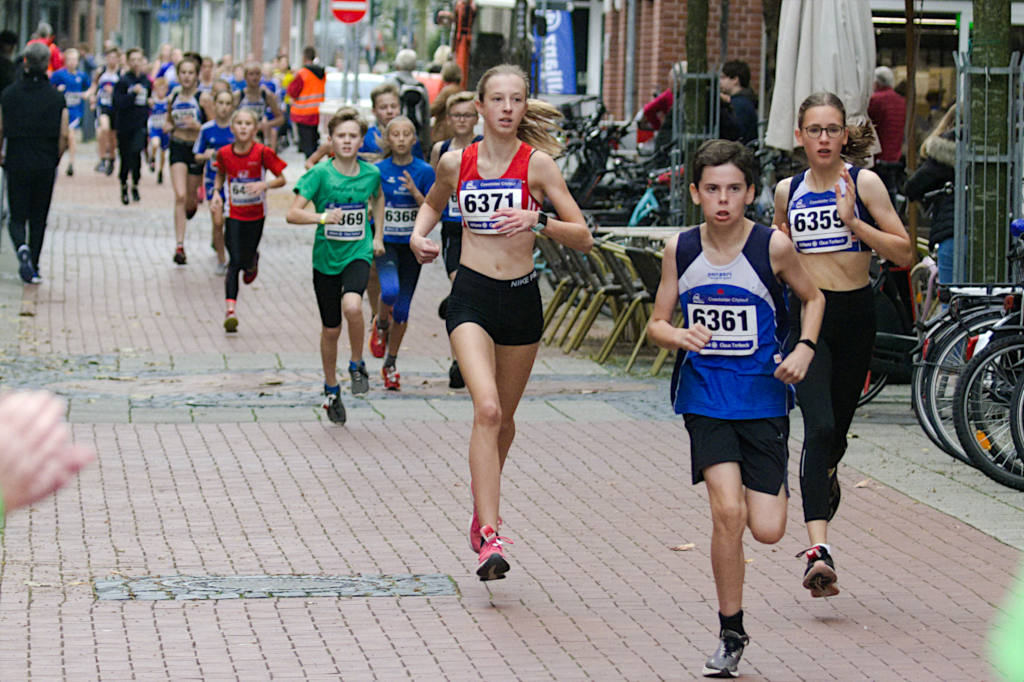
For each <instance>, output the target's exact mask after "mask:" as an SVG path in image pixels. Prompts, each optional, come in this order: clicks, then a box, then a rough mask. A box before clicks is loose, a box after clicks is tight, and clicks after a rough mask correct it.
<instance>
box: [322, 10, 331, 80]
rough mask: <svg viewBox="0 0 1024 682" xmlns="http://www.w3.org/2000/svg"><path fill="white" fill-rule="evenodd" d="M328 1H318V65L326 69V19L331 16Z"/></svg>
mask: <svg viewBox="0 0 1024 682" xmlns="http://www.w3.org/2000/svg"><path fill="white" fill-rule="evenodd" d="M327 3H328V0H320V63H321V64H322V65H323V66H324V67H325V68H326V67H327V63H328V62H327V59H328V57H327V25H328V24H327V18H328V17H329V16H331V11H330V7H329V6H328V4H327Z"/></svg>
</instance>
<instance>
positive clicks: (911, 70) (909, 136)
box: [903, 0, 917, 260]
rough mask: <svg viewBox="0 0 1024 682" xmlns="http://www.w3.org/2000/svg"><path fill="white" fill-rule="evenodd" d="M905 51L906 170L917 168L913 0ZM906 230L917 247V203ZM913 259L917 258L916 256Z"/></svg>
mask: <svg viewBox="0 0 1024 682" xmlns="http://www.w3.org/2000/svg"><path fill="white" fill-rule="evenodd" d="M904 9H905V11H906V15H907V18H906V23H907V26H906V30H905V37H906V51H907V100H906V101H907V114H906V118H905V120H904V122H903V131H904V137H905V138H906V140H907V172H908V174H909V173H910V172H912V171H913V170H914V169H915V168H917V135H916V134H915V133H916V132H917V131H916V125H915V124H916V122H917V23H916V21H915V19H914V0H906V2H905V5H904ZM907 223H908V225H907V230H908V232H909V233H910V243H911V244H913V245H914V249H915V254H916V253H917V252H916V249H917V204H916V203H911V204H910V206H909V207H908V210H907ZM914 260H917V258H916V256H915V258H914Z"/></svg>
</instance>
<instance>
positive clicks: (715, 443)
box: [683, 414, 789, 497]
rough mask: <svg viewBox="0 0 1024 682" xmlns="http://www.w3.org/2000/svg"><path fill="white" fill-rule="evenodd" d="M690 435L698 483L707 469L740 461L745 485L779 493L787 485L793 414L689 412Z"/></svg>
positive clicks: (693, 466) (692, 458) (691, 452)
mask: <svg viewBox="0 0 1024 682" xmlns="http://www.w3.org/2000/svg"><path fill="white" fill-rule="evenodd" d="M683 418H684V420H685V421H686V431H687V432H688V433H689V434H690V466H691V471H692V476H693V482H694V484H697V483H700V482H701V481H703V480H704V470H705V469H706V468H708V467H709V466H712V465H715V464H721V463H722V462H739V465H740V475H741V476H742V477H743V485H744V487H746V488H747V489H748V490H756V491H757V492H759V493H766V494H768V495H778V494H779V489H780V488H782V487H783V486H785V488H786V496H787V497H789V484H788V482H787V479H786V466H787V462H788V461H789V417H788V416H787V417H764V418H762V419H716V418H715V417H706V416H704V415H701V414H685V415H683Z"/></svg>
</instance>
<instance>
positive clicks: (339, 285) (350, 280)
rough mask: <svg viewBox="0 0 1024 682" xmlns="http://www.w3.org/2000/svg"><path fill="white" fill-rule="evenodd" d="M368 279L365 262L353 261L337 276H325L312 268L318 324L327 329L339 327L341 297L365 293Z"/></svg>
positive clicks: (368, 267) (368, 271)
mask: <svg viewBox="0 0 1024 682" xmlns="http://www.w3.org/2000/svg"><path fill="white" fill-rule="evenodd" d="M369 278H370V264H369V263H368V262H367V261H365V260H354V261H352V262H351V263H349V264H348V265H346V266H345V269H344V270H342V271H341V272H339V273H338V274H337V275H327V274H324V273H322V272H320V271H319V270H317V269H316V268H313V291H315V292H316V304H317V306H318V307H319V308H320V322H321V323H322V324H323V325H324V326H325V327H327V328H328V329H334V328H335V327H340V326H341V297H342V296H343V295H344V294H348V293H355V294H359V295H360V296H362V295H363V292H364V291H366V282H367V280H369Z"/></svg>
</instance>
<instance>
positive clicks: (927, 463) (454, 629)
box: [0, 145, 1024, 682]
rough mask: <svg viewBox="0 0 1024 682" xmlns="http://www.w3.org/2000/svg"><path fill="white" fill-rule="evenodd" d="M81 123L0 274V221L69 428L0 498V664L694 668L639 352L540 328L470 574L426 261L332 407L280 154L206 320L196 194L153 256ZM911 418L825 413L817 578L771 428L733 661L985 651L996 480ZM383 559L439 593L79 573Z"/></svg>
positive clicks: (691, 614) (439, 274) (566, 674)
mask: <svg viewBox="0 0 1024 682" xmlns="http://www.w3.org/2000/svg"><path fill="white" fill-rule="evenodd" d="M92 153H94V152H93V147H92V146H90V145H86V146H85V147H84V151H80V158H79V160H78V161H77V162H76V171H77V173H76V175H75V176H74V177H73V178H67V177H65V176H63V175H61V176H60V178H59V180H58V184H57V191H56V196H55V207H54V209H53V212H52V213H51V221H50V228H49V231H48V234H47V244H46V247H45V250H44V255H43V262H42V270H43V275H44V277H45V282H44V283H43V284H42V285H40V286H38V287H22V285H21V283H20V280H18V279H17V272H16V267H15V266H14V262H13V257H12V254H11V249H10V242H9V240H8V239H7V237H6V236H5V237H4V238H3V246H2V252H0V327H2V329H0V345H2V348H0V351H2V353H3V355H2V365H0V371H2V382H3V384H4V385H5V386H19V387H24V386H45V387H47V388H50V389H51V390H54V391H57V392H58V393H60V394H62V395H63V396H65V398H66V399H68V401H69V411H68V416H69V419H70V421H72V422H73V429H74V433H75V436H76V438H77V439H79V440H81V441H83V442H89V443H92V444H93V445H94V446H95V447H96V449H97V451H98V452H99V460H98V462H97V463H96V464H95V465H93V466H92V467H91V468H89V469H87V470H86V471H84V472H83V473H82V474H81V476H79V478H78V479H77V480H76V481H75V482H73V483H72V484H71V485H69V486H68V487H67V488H66V489H65V490H63V491H62V492H61V493H60V494H58V495H57V496H55V497H53V498H50V499H48V500H46V501H44V502H42V503H40V504H37V505H35V506H34V507H32V508H30V509H29V510H23V511H21V512H16V513H15V514H14V515H13V516H11V517H10V518H9V519H8V522H7V528H6V533H5V534H4V536H3V539H2V567H0V680H3V681H4V682H6V681H8V680H28V679H32V680H53V679H68V680H93V679H102V680H128V679H140V680H163V679H168V680H189V679H203V680H234V679H237V680H264V679H318V680H337V679H345V680H372V679H375V680H394V679H405V678H414V679H418V680H435V679H455V680H476V679H481V678H488V679H517V680H577V679H595V680H618V679H629V680H655V679H667V680H686V679H693V678H695V677H697V676H698V675H699V672H700V666H701V664H702V663H703V660H704V658H705V656H706V655H707V654H708V653H709V652H710V651H711V650H712V649H713V648H714V646H715V644H716V634H717V619H716V616H715V613H716V605H715V599H714V584H713V582H712V578H711V567H710V561H709V558H708V548H709V536H710V521H709V517H708V510H707V501H706V495H705V491H704V488H703V486H699V487H694V486H691V485H690V472H689V457H688V445H687V440H686V432H685V429H684V428H683V425H682V422H681V420H680V419H678V418H676V417H675V416H673V415H672V414H671V412H670V410H669V408H668V404H667V403H668V400H667V374H668V372H667V371H665V372H663V373H662V375H661V377H660V378H657V379H652V378H651V377H649V376H648V374H647V373H646V371H637V370H634V372H633V373H632V374H631V375H625V374H623V373H622V372H621V370H619V369H617V368H616V367H620V366H621V362H619V363H618V365H616V363H615V362H613V363H610V364H609V365H606V366H605V367H601V366H598V365H596V364H594V363H592V362H590V361H589V360H588V359H587V354H586V353H585V352H577V353H575V354H574V355H572V356H565V355H563V354H562V352H561V351H560V350H556V349H551V348H544V349H543V350H542V353H541V358H540V360H539V361H538V364H537V367H536V370H535V372H534V377H533V380H532V382H531V384H530V386H529V388H528V389H527V394H526V397H525V398H524V402H523V405H522V407H521V409H520V413H519V419H518V425H519V426H518V435H517V439H516V442H515V444H514V446H513V449H512V452H511V454H510V459H509V466H508V467H507V469H506V474H505V476H504V479H503V483H504V488H503V502H504V504H503V506H502V516H503V517H504V520H505V526H504V527H503V534H504V535H507V536H509V537H510V538H512V540H513V542H514V543H515V544H514V545H512V546H511V547H510V548H509V549H510V551H509V555H510V557H511V562H512V566H513V569H512V571H511V573H510V574H509V577H508V579H507V580H504V581H500V582H493V583H487V584H484V583H481V582H479V581H478V580H477V579H476V576H475V575H474V574H473V572H472V569H473V568H475V556H474V555H472V554H471V553H470V552H469V549H468V546H467V542H466V538H465V525H466V522H467V521H468V516H469V512H470V501H469V492H468V467H467V463H466V450H467V441H468V434H469V430H470V419H471V414H472V413H471V405H470V403H469V401H468V396H467V395H466V393H465V391H451V390H449V389H448V387H447V368H448V363H449V360H450V356H449V350H448V344H447V338H446V336H445V334H444V327H443V323H442V322H441V321H440V320H438V318H437V316H436V309H437V303H438V301H439V300H440V299H441V297H442V296H443V295H444V293H445V287H446V279H445V277H444V273H443V268H442V267H441V266H440V265H435V266H432V267H427V268H425V269H424V272H423V276H422V277H421V280H420V288H419V289H418V291H417V294H416V298H415V299H414V301H413V306H412V316H411V320H410V322H411V324H410V331H409V334H408V335H407V337H406V341H405V345H404V346H403V348H402V353H401V355H400V356H399V360H398V366H399V370H400V371H401V372H402V382H403V390H402V392H401V393H399V394H393V393H389V394H386V393H385V391H383V390H382V385H381V381H380V378H379V374H378V373H377V372H379V368H380V361H379V360H374V359H373V358H369V359H368V360H369V361H368V365H369V366H370V378H371V391H370V394H369V396H368V398H367V399H366V400H355V399H353V398H352V397H351V395H350V394H349V393H348V392H347V386H343V397H344V399H345V403H346V407H347V408H348V413H349V422H348V424H347V425H346V426H345V427H337V426H335V425H332V424H330V423H328V422H326V420H323V419H321V414H322V410H320V409H319V407H318V402H319V397H318V393H319V389H320V384H321V374H320V369H319V358H318V355H317V340H318V333H319V319H318V316H317V313H316V306H315V301H314V298H313V293H312V284H311V281H310V280H311V277H310V272H309V258H310V255H309V249H310V244H311V234H312V231H311V230H309V229H296V228H294V227H291V226H287V225H286V224H285V223H284V220H283V214H284V210H285V207H286V206H287V204H288V203H289V202H290V199H291V193H290V186H291V185H289V189H286V190H278V191H277V192H276V194H275V195H274V196H273V199H272V201H271V204H272V207H273V209H272V210H273V215H272V217H271V218H270V219H269V220H268V224H267V229H266V231H265V233H264V240H263V244H262V247H261V251H262V259H261V261H260V274H259V278H258V279H257V280H256V282H255V283H254V285H253V286H249V287H243V289H242V292H241V295H240V299H239V319H240V322H241V326H240V328H239V333H238V334H236V335H232V336H227V335H225V333H224V331H223V328H222V326H221V320H222V315H223V308H222V304H223V285H222V283H221V281H220V280H219V279H218V278H216V277H215V276H214V274H213V268H214V258H213V252H212V251H211V250H210V249H209V222H208V217H207V213H206V211H205V207H201V208H200V212H199V214H198V215H197V217H196V219H194V220H193V221H192V223H191V224H190V227H189V237H188V242H187V245H186V250H187V252H188V255H189V265H187V266H185V267H177V266H174V265H173V264H172V263H171V255H172V252H173V246H174V243H173V232H172V228H171V203H172V200H171V191H170V187H169V184H165V185H163V186H157V185H156V184H155V181H154V179H153V176H152V175H150V174H148V172H144V181H143V184H142V186H141V188H140V191H141V193H142V198H143V200H142V202H141V204H139V205H133V206H130V207H122V206H121V205H120V203H119V202H118V195H117V184H116V180H115V179H114V178H107V177H103V176H99V175H98V174H96V173H94V172H93V171H92V170H91V166H92V164H93V163H94V157H91V156H90V154H92ZM286 159H287V160H288V161H290V162H291V163H292V164H293V166H295V167H301V162H300V161H299V160H298V158H297V157H295V155H294V154H288V155H286ZM297 175H298V173H297V172H292V171H291V170H290V171H289V177H291V178H294V177H296V176H297ZM602 329H607V325H605V326H604V327H602ZM600 331H601V330H600V329H599V330H598V332H597V333H598V335H599V334H600ZM594 343H597V342H594ZM346 353H347V351H343V352H342V353H341V358H340V359H342V360H344V359H346V358H347V355H346ZM642 365H643V367H642V369H644V370H646V367H647V366H648V365H649V358H648V359H647V360H646V361H644V362H643V363H642ZM904 395H905V394H904ZM912 419H913V418H912V416H909V406H908V405H907V404H906V401H905V400H901V399H900V393H899V387H896V389H895V390H894V391H887V392H886V393H885V394H883V397H882V398H881V399H880V400H879V401H878V402H877V403H875V404H872V406H870V407H869V408H868V409H866V410H864V411H862V413H861V414H860V416H859V418H858V421H857V422H856V423H855V425H854V429H853V432H854V435H856V436H857V437H856V438H855V439H853V440H852V441H851V450H850V453H849V454H848V457H847V462H848V463H849V464H850V465H849V466H845V467H843V468H841V469H840V480H841V482H842V485H843V502H842V507H841V508H840V511H839V516H838V518H837V521H836V522H835V524H834V526H833V531H832V533H831V535H830V539H831V541H832V544H833V547H834V550H835V554H836V561H837V566H838V568H839V571H840V586H841V588H842V593H841V594H840V595H839V596H838V597H835V598H832V599H829V600H827V601H826V600H812V599H811V598H810V597H809V595H808V594H807V593H806V590H803V589H802V588H801V587H800V579H801V575H802V569H803V564H802V562H801V561H800V560H798V559H796V558H794V555H795V554H796V553H797V552H798V551H800V550H801V549H803V548H804V547H805V543H806V536H805V534H804V531H803V525H802V523H800V520H801V516H800V500H799V483H798V480H797V478H796V475H795V474H796V469H797V467H796V464H797V462H796V461H795V460H796V458H797V457H798V454H799V442H798V440H797V439H796V438H794V440H793V442H792V451H793V458H791V466H790V472H791V474H790V485H791V487H792V489H793V498H792V500H791V503H790V507H789V510H790V522H789V528H788V533H787V535H786V537H785V538H784V539H783V540H782V542H780V543H779V544H778V545H776V546H774V547H764V546H761V545H757V544H756V543H754V542H752V541H749V536H748V543H747V559H748V562H749V565H748V568H747V589H746V594H745V600H744V601H745V612H746V613H747V618H746V625H747V630H748V631H749V632H750V634H751V637H752V644H751V645H750V646H749V647H748V649H747V652H746V654H745V656H744V661H743V663H742V664H741V671H742V672H743V674H744V679H749V680H758V679H764V680H824V679H836V680H862V679H872V680H897V679H899V680H907V679H909V680H987V679H991V678H992V672H991V670H990V669H989V667H988V665H987V663H986V653H985V642H986V637H987V630H988V627H989V624H990V622H991V620H992V618H993V616H994V614H995V613H996V610H997V608H998V605H999V603H1000V600H1001V598H1002V595H1003V592H1004V590H1005V589H1006V588H1007V587H1008V586H1009V584H1010V582H1011V579H1012V576H1013V574H1014V573H1015V571H1016V569H1017V567H1018V565H1019V563H1020V559H1021V556H1020V550H1021V548H1024V534H1022V529H1024V502H1022V500H1021V494H1020V493H1016V492H1014V491H1009V490H1008V489H1005V488H1001V487H1000V486H998V485H996V484H994V483H991V482H989V481H987V479H984V478H983V477H981V476H980V475H978V474H976V473H975V472H973V471H970V470H969V469H967V467H962V466H959V465H957V464H955V463H953V462H952V460H950V459H949V458H948V457H945V456H944V455H941V454H938V453H936V452H935V450H934V448H931V447H930V446H929V444H928V442H927V440H926V439H925V438H924V436H923V435H922V434H921V433H920V430H919V429H917V427H916V426H915V425H914V424H913V422H912ZM793 433H794V435H795V436H797V437H799V436H800V435H801V434H802V428H801V426H800V422H799V419H798V418H794V420H793ZM854 467H856V468H854ZM890 486H891V487H890ZM947 512H948V513H947ZM686 543H693V544H694V548H693V549H691V550H689V551H673V550H672V549H671V548H673V547H677V546H679V545H684V544H686ZM408 573H412V574H442V575H447V576H450V577H451V580H452V581H454V585H455V587H456V593H455V594H453V595H443V594H442V595H438V596H403V597H395V596H372V597H342V598H333V597H292V598H288V597H271V598H262V599H255V598H252V599H237V598H223V599H212V600H158V601H151V600H117V601H112V600H107V599H97V593H96V591H95V589H94V581H109V580H112V579H122V578H144V577H155V576H177V575H191V576H229V575H254V574H308V575H320V576H354V575H357V574H387V575H392V574H408ZM225 596H227V595H225Z"/></svg>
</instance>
